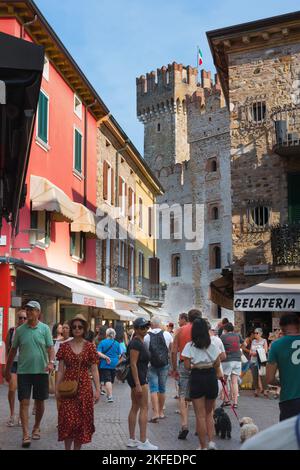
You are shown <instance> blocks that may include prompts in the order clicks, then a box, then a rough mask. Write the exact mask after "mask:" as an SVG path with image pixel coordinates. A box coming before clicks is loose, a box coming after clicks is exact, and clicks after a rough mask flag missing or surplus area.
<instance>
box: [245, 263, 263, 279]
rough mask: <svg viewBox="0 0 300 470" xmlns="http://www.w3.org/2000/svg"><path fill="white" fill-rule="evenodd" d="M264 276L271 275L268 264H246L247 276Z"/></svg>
mask: <svg viewBox="0 0 300 470" xmlns="http://www.w3.org/2000/svg"><path fill="white" fill-rule="evenodd" d="M264 274H269V265H268V264H256V265H250V264H246V265H245V266H244V275H245V276H260V275H264Z"/></svg>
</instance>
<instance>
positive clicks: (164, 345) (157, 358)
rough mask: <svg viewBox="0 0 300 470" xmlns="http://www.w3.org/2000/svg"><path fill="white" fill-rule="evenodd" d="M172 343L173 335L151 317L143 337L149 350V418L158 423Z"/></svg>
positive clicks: (163, 398)
mask: <svg viewBox="0 0 300 470" xmlns="http://www.w3.org/2000/svg"><path fill="white" fill-rule="evenodd" d="M172 343H173V337H172V335H171V334H170V333H169V332H168V331H164V330H162V328H161V322H160V319H159V318H157V317H154V318H152V320H151V329H150V330H149V331H148V334H147V335H146V336H145V338H144V344H145V346H146V348H148V350H149V352H150V364H151V365H150V368H149V374H148V379H149V388H150V394H151V402H152V410H153V417H152V418H151V420H150V422H152V423H158V420H159V419H164V418H165V414H164V406H165V401H166V383H167V378H168V373H169V364H170V359H169V356H170V353H171V345H172Z"/></svg>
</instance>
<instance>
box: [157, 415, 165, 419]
mask: <svg viewBox="0 0 300 470" xmlns="http://www.w3.org/2000/svg"><path fill="white" fill-rule="evenodd" d="M158 418H159V419H166V415H163V416H159V417H158Z"/></svg>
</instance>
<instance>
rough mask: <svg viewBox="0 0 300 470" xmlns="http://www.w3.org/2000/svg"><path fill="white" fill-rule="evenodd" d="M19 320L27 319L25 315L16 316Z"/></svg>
mask: <svg viewBox="0 0 300 470" xmlns="http://www.w3.org/2000/svg"><path fill="white" fill-rule="evenodd" d="M18 319H19V320H27V317H18Z"/></svg>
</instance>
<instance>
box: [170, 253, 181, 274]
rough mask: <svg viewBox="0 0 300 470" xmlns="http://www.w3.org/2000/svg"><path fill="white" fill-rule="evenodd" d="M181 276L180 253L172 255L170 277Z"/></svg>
mask: <svg viewBox="0 0 300 470" xmlns="http://www.w3.org/2000/svg"><path fill="white" fill-rule="evenodd" d="M180 276H181V259H180V254H178V253H177V254H175V255H172V277H180Z"/></svg>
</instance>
